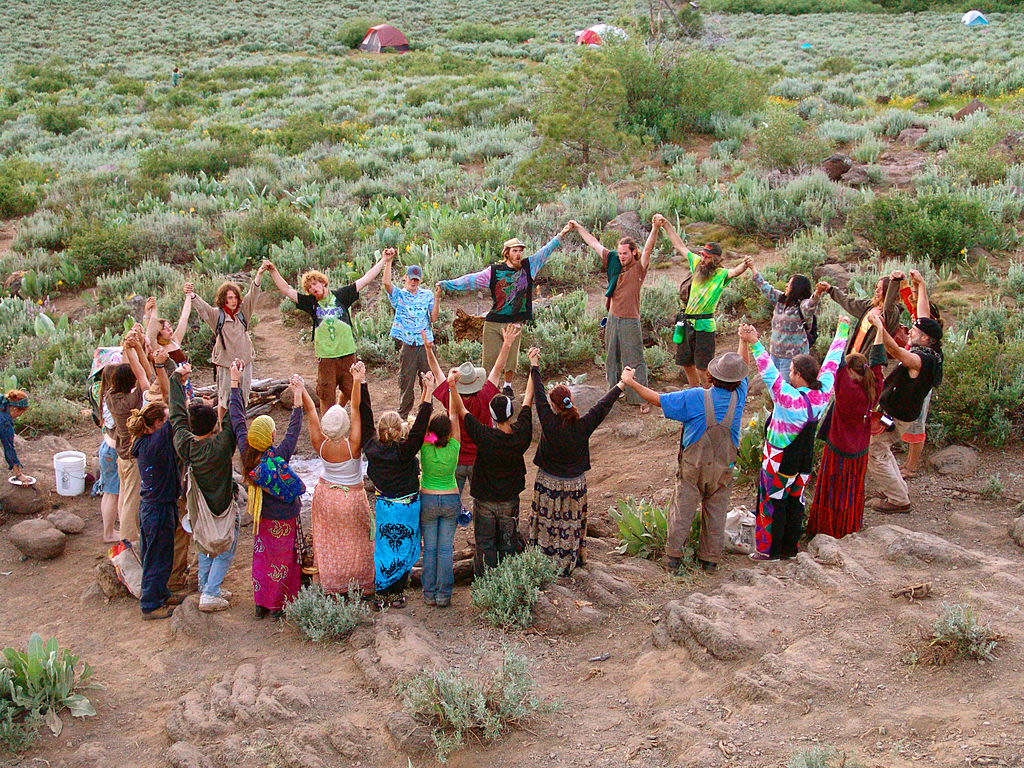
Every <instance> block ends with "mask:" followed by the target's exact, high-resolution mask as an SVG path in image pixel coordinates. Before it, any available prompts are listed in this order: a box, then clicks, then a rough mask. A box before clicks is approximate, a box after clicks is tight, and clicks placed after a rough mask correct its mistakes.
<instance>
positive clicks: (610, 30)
mask: <svg viewBox="0 0 1024 768" xmlns="http://www.w3.org/2000/svg"><path fill="white" fill-rule="evenodd" d="M612 37H617V38H619V39H621V40H625V39H626V37H627V35H626V30H624V29H619V28H618V27H613V26H612V25H611V24H595V25H594V26H592V27H587V28H586V29H579V30H577V31H576V42H577V43H578V44H580V45H601V43H602V42H603V41H605V40H607V39H609V38H612Z"/></svg>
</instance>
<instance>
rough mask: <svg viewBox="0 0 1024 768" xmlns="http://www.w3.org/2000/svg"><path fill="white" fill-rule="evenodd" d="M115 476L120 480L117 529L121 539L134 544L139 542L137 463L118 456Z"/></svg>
mask: <svg viewBox="0 0 1024 768" xmlns="http://www.w3.org/2000/svg"><path fill="white" fill-rule="evenodd" d="M117 474H118V477H119V478H120V480H121V492H120V493H119V494H118V496H117V520H118V528H120V530H121V538H122V539H127V540H128V541H130V542H132V543H134V542H137V541H138V540H139V502H140V501H142V498H141V497H140V496H139V493H140V492H141V491H142V478H141V477H139V464H138V462H137V461H135V459H122V458H121V457H120V456H118V457H117Z"/></svg>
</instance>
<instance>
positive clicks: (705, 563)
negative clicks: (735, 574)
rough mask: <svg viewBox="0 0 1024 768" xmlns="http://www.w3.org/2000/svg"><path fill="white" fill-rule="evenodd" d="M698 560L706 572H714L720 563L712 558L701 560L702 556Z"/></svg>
mask: <svg viewBox="0 0 1024 768" xmlns="http://www.w3.org/2000/svg"><path fill="white" fill-rule="evenodd" d="M697 562H698V563H700V567H701V569H703V571H704V573H714V572H715V571H717V570H718V563H712V562H711V561H710V560H701V559H700V558H697Z"/></svg>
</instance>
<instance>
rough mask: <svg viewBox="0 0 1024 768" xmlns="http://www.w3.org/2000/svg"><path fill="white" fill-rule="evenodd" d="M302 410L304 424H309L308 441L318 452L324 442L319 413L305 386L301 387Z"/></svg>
mask: <svg viewBox="0 0 1024 768" xmlns="http://www.w3.org/2000/svg"><path fill="white" fill-rule="evenodd" d="M302 410H303V411H304V412H305V414H306V424H308V425H309V442H311V443H312V444H313V447H314V448H316V449H317V451H318V452H319V450H320V446H321V445H323V442H324V433H323V430H322V429H321V428H320V414H318V413H317V412H316V403H314V402H313V398H312V397H310V396H309V392H307V391H306V388H305V387H303V388H302Z"/></svg>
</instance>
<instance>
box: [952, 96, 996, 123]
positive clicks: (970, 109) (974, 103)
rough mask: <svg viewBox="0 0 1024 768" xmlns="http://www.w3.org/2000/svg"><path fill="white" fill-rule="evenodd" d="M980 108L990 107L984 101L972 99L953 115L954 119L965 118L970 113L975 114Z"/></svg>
mask: <svg viewBox="0 0 1024 768" xmlns="http://www.w3.org/2000/svg"><path fill="white" fill-rule="evenodd" d="M979 109H988V107H987V106H985V104H984V103H982V102H980V101H978V100H977V99H971V101H970V103H968V104H967V106H965V107H964V108H963V109H961V110H959V111H958V112H957V113H956V114H954V115H953V119H954V120H963V119H964V118H965V117H967V116H968V115H973V114H974V113H975V112H977V111H978V110H979Z"/></svg>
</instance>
